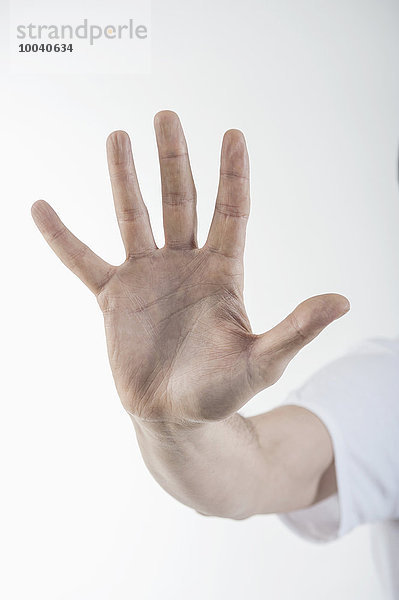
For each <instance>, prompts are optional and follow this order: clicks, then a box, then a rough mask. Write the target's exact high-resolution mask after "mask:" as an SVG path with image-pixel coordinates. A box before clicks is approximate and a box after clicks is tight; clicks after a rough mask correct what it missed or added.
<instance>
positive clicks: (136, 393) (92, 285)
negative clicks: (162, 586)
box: [32, 111, 349, 518]
mask: <svg viewBox="0 0 399 600" xmlns="http://www.w3.org/2000/svg"><path fill="white" fill-rule="evenodd" d="M155 132H156V138H157V144H158V152H159V162H160V169H161V180H162V207H163V220H164V230H165V246H164V247H163V248H161V249H158V248H157V246H156V244H155V241H154V237H153V234H152V231H151V226H150V222H149V217H148V212H147V209H146V207H145V204H144V202H143V200H142V197H141V193H140V189H139V185H138V181H137V176H136V172H135V167H134V162H133V156H132V151H131V146H130V140H129V137H128V135H127V134H126V133H125V132H123V131H116V132H114V133H113V134H111V135H110V136H109V138H108V140H107V156H108V164H109V172H110V177H111V184H112V191H113V197H114V203H115V210H116V216H117V219H118V223H119V228H120V232H121V236H122V239H123V243H124V246H125V250H126V260H125V261H124V262H123V263H122V264H121V265H120V266H117V267H116V266H113V265H110V264H108V263H106V262H105V261H103V260H102V259H101V258H99V257H98V256H97V255H95V254H94V253H93V252H92V251H91V250H90V249H89V248H88V247H87V246H85V245H84V244H82V242H80V241H79V240H78V239H77V238H76V237H75V236H73V234H72V233H71V232H70V231H69V230H68V229H67V228H66V227H65V226H64V225H63V223H62V222H61V221H60V219H59V218H58V216H57V215H56V213H55V212H54V211H53V209H52V208H51V207H50V206H49V205H48V204H47V203H46V202H44V201H43V200H39V201H38V202H36V203H35V204H34V205H33V207H32V215H33V218H34V220H35V222H36V224H37V226H38V228H39V229H40V231H41V232H42V234H43V236H44V238H45V239H46V241H47V242H48V243H49V245H50V246H51V247H52V249H53V250H54V251H55V252H56V254H57V255H58V256H59V258H60V259H61V260H62V262H64V264H65V265H66V266H67V267H68V268H70V269H71V270H72V271H73V272H74V273H75V274H76V275H77V276H78V277H80V279H81V280H82V281H83V282H84V283H85V284H86V285H87V286H88V287H89V289H90V290H91V291H92V292H93V293H94V294H95V295H96V297H97V300H98V303H99V306H100V308H101V310H102V312H103V315H104V323H105V331H106V338H107V347H108V355H109V360H110V364H111V368H112V373H113V376H114V380H115V384H116V388H117V390H118V394H119V396H120V398H121V401H122V404H123V406H124V407H125V409H126V411H127V412H128V413H129V414H130V416H131V417H132V420H133V423H134V425H135V428H136V433H137V437H138V441H139V444H140V447H141V450H142V453H143V457H144V460H145V461H146V463H147V465H148V466H149V468H150V470H151V472H152V473H153V474H154V476H155V477H156V478H157V480H158V481H159V482H160V483H161V485H163V487H164V488H165V489H167V490H168V491H169V492H170V493H171V494H173V495H174V496H175V497H177V498H178V499H179V500H181V501H183V502H185V503H186V504H189V505H190V506H193V507H194V508H196V509H197V510H198V511H200V512H203V513H205V514H219V515H221V516H231V517H234V518H243V517H244V516H248V515H249V514H254V513H256V512H270V511H274V510H281V509H282V510H284V509H287V510H289V509H291V508H292V505H294V507H299V506H298V505H301V506H303V505H307V504H309V503H311V502H313V501H315V500H318V499H320V498H321V497H325V496H326V495H328V494H329V493H332V492H333V491H334V489H335V487H334V486H335V483H334V476H333V469H332V461H333V456H332V449H331V442H330V440H329V436H328V434H327V432H326V430H325V429H324V427H323V425H322V424H321V422H320V421H319V420H318V419H317V418H316V417H315V416H313V415H311V414H310V413H309V412H308V411H305V410H304V409H300V408H297V407H283V408H280V409H277V411H272V412H271V413H266V414H265V415H260V416H259V417H255V418H253V419H243V418H242V417H241V416H240V415H238V414H237V411H238V410H239V409H240V408H241V407H242V406H243V405H244V404H246V402H248V400H250V398H252V397H253V396H254V395H255V394H256V393H257V392H259V391H260V390H262V389H264V388H266V387H268V386H270V385H272V384H273V383H275V382H276V381H277V379H278V378H279V377H280V376H281V374H282V373H283V371H284V369H285V367H286V366H287V364H288V363H289V361H290V360H291V359H292V358H293V357H294V356H295V354H296V353H297V352H298V351H299V350H300V349H301V348H302V347H303V346H304V345H306V344H307V343H308V342H310V341H311V340H312V339H313V338H314V337H316V336H317V335H318V334H319V333H320V331H321V330H322V329H324V327H326V326H327V325H328V324H329V323H331V322H332V321H333V320H334V319H337V318H338V317H340V316H342V315H343V314H344V313H345V312H347V310H348V309H349V303H348V301H347V299H346V298H344V297H342V296H340V295H338V294H324V295H320V296H316V297H313V298H310V299H308V300H306V301H305V302H303V303H301V304H300V305H299V306H298V307H297V308H296V309H295V310H294V311H293V312H292V313H291V314H290V315H288V316H287V318H286V319H285V320H284V321H282V322H281V323H280V324H278V325H276V326H275V327H274V328H273V329H271V330H270V331H268V332H266V333H264V334H261V335H256V334H254V333H253V332H252V330H251V326H250V323H249V319H248V316H247V314H246V312H245V307H244V302H243V251H244V243H245V230H246V224H247V220H248V216H249V208H250V197H249V160H248V154H247V149H246V144H245V139H244V136H243V134H242V133H241V132H240V131H237V130H230V131H228V132H226V134H225V136H224V139H223V144H222V153H221V164H220V182H219V188H218V193H217V199H216V205H215V212H214V216H213V220H212V223H211V227H210V230H209V235H208V239H207V241H206V244H205V245H204V247H202V248H198V246H197V237H196V222H197V218H196V190H195V186H194V182H193V177H192V173H191V167H190V163H189V158H188V152H187V145H186V141H185V138H184V134H183V130H182V127H181V124H180V121H179V119H178V117H177V115H176V114H175V113H173V112H170V111H163V112H161V113H158V114H157V115H156V117H155ZM287 440H289V442H287ZM287 444H288V445H287ZM316 448H317V453H318V456H317V457H314V456H313V457H312V455H313V454H314V453H315V450H316ZM293 451H294V452H293ZM293 453H294V454H295V456H296V457H297V458H295V460H293V459H292V458H290V457H291V456H292V454H293ZM207 461H208V462H207ZM207 464H208V466H210V465H212V469H207V468H206V467H207ZM210 471H212V472H211V473H210ZM289 480H290V481H289ZM271 481H273V482H274V483H273V490H274V491H273V492H271V491H270V488H271V486H270V482H271ZM326 481H327V483H325V482H326ZM295 489H296V490H297V494H296V496H295ZM304 490H305V491H304ZM288 496H290V498H289V500H288ZM287 507H288V508H287Z"/></svg>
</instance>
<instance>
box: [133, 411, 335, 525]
mask: <svg viewBox="0 0 399 600" xmlns="http://www.w3.org/2000/svg"><path fill="white" fill-rule="evenodd" d="M133 422H134V425H135V429H136V433H137V438H138V442H139V445H140V449H141V452H142V455H143V458H144V460H145V463H146V464H147V466H148V468H149V470H150V471H151V473H152V474H153V476H154V477H155V479H156V480H157V481H158V483H159V484H160V485H161V486H162V487H163V488H164V489H165V490H166V491H168V492H169V493H170V494H171V495H172V496H174V497H175V498H177V499H178V500H180V501H181V502H183V503H184V504H187V505H188V506H191V507H192V508H194V509H196V510H197V511H198V512H201V513H204V514H208V515H216V516H222V517H230V518H236V519H240V518H245V517H248V516H251V515H254V514H259V513H271V512H284V511H289V510H294V509H297V508H302V507H304V506H307V505H310V504H312V502H314V501H315V500H316V499H317V495H318V488H319V485H320V480H321V477H322V475H323V473H324V472H325V471H326V469H328V467H329V465H330V464H331V462H332V449H331V445H330V442H329V438H328V434H327V433H326V432H325V430H324V428H323V426H322V425H321V423H320V421H318V419H317V418H316V417H314V416H313V415H311V413H309V412H308V411H306V410H304V409H301V408H298V407H293V406H289V407H281V408H279V409H276V410H274V411H271V412H269V413H265V414H264V415H259V416H258V417H254V418H249V419H245V418H243V417H241V416H240V415H239V414H234V415H233V416H232V417H230V418H229V419H226V420H224V421H220V422H214V423H205V424H196V425H190V426H187V425H174V424H165V423H164V424H154V423H148V422H143V421H140V420H138V419H135V418H133ZM316 449H317V452H316Z"/></svg>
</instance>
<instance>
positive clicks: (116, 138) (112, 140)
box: [106, 129, 130, 160]
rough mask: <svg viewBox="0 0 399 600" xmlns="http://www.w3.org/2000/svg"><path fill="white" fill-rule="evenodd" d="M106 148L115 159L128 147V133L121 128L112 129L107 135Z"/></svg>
mask: <svg viewBox="0 0 399 600" xmlns="http://www.w3.org/2000/svg"><path fill="white" fill-rule="evenodd" d="M106 148H107V153H108V155H109V156H111V157H112V158H113V159H115V160H117V159H118V157H120V156H121V155H124V154H125V153H126V151H128V150H129V149H130V137H129V134H128V133H127V132H126V131H124V130H123V129H117V130H116V131H113V132H112V133H110V134H109V136H108V137H107V141H106Z"/></svg>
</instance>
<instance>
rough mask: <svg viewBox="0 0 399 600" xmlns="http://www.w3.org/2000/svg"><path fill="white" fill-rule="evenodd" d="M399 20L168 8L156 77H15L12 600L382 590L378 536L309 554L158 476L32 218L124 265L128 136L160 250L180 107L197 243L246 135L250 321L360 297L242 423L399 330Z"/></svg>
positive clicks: (8, 257) (4, 586)
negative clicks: (160, 118)
mask: <svg viewBox="0 0 399 600" xmlns="http://www.w3.org/2000/svg"><path fill="white" fill-rule="evenodd" d="M116 4H117V2H116ZM82 5H84V2H82ZM1 6H2V9H3V13H4V15H5V12H4V11H5V8H6V5H5V3H4V0H2V3H1ZM5 22H6V21H5V20H4V19H3V20H2V23H3V26H4V23H5ZM398 27H399V4H398V2H396V1H394V0H334V1H332V0H331V1H326V0H308V1H304V0H247V2H245V3H243V2H237V1H234V2H233V1H232V0H229V1H227V0H223V1H219V2H214V1H211V0H204V1H203V2H197V1H195V2H194V1H193V2H180V1H179V0H163V1H162V0H158V1H154V2H153V5H152V73H151V74H150V75H143V76H132V75H126V76H124V75H118V76H116V75H115V76H113V75H103V76H101V75H92V76H89V75H87V76H74V75H61V74H60V75H56V76H38V75H31V76H29V75H27V76H10V75H8V76H6V75H3V76H2V93H1V104H2V106H1V112H0V119H1V122H0V131H1V144H0V152H1V164H2V175H1V192H2V194H1V202H2V210H1V221H0V227H1V245H2V258H3V261H2V295H1V300H2V304H3V307H2V312H1V317H2V323H1V332H2V344H1V347H2V352H3V361H2V365H3V374H2V400H1V402H2V404H1V406H2V410H1V419H0V445H1V447H0V452H1V463H2V464H1V489H2V491H1V497H0V502H1V512H0V519H1V523H0V528H1V542H0V543H1V552H2V556H1V557H0V560H1V565H2V575H1V579H0V595H1V597H2V598H6V599H7V600H16V599H17V600H22V599H23V600H25V599H26V598H32V599H34V600H36V599H38V600H39V599H40V600H67V599H68V600H111V599H112V600H128V599H129V600H130V599H133V598H137V599H140V600H159V598H163V599H173V600H186V599H187V598H190V599H191V600H200V599H203V598H207V599H208V600H219V599H220V598H230V599H233V600H239V599H240V600H241V599H242V598H250V599H251V600H261V599H264V598H273V599H275V598H278V599H282V600H292V599H293V598H295V599H296V600H300V599H306V600H312V599H315V600H316V599H320V598H323V599H324V600H330V599H331V600H333V599H334V600H336V599H337V598H340V599H342V600H345V599H348V600H349V599H350V600H353V599H355V598H361V599H362V600H369V599H375V598H380V597H381V595H380V592H379V589H378V582H377V576H376V574H375V572H374V567H373V563H372V555H371V549H370V547H369V543H368V530H367V528H362V529H360V530H357V531H355V532H354V533H352V534H350V535H348V536H347V537H346V538H345V539H343V540H341V541H339V542H336V543H334V544H330V545H326V546H316V545H311V544H309V543H307V542H304V541H302V540H300V539H297V538H296V537H295V536H294V535H293V534H292V533H291V532H289V531H287V530H286V529H285V528H284V526H283V525H282V524H281V523H280V522H279V521H278V520H277V518H276V517H274V516H259V517H255V518H251V519H249V520H246V521H243V522H232V521H229V520H222V519H213V518H204V517H201V516H199V515H197V514H196V513H195V512H193V511H192V510H190V509H188V508H186V507H184V506H181V505H179V504H178V503H177V502H176V501H175V500H173V499H172V498H170V497H169V496H168V495H167V494H166V493H165V492H163V491H162V489H161V488H160V487H159V486H158V485H157V484H156V483H155V482H154V481H153V480H152V478H151V476H150V475H149V473H148V472H147V471H146V469H145V467H144V465H143V463H142V460H141V456H140V453H139V450H138V448H137V444H136V441H135V438H134V432H133V428H132V426H131V423H130V420H129V418H128V417H127V416H125V414H124V412H123V410H122V408H121V407H120V405H119V400H118V397H117V395H116V392H115V390H114V385H113V381H112V377H111V373H110V370H109V368H108V364H107V358H106V351H105V343H104V334H103V330H102V317H101V315H100V312H99V310H98V308H97V305H96V302H95V299H94V297H92V295H91V294H90V292H88V290H87V289H85V287H84V286H83V285H82V284H81V282H80V281H79V280H78V279H77V278H75V277H74V276H73V275H72V274H71V273H70V272H69V271H67V270H66V269H65V268H64V267H63V265H62V264H61V263H59V261H58V259H57V258H56V257H55V256H54V255H53V254H52V253H51V251H50V250H49V248H48V247H47V246H46V244H45V242H44V241H43V240H42V239H41V237H40V235H39V233H38V232H37V230H36V229H35V227H34V225H33V222H32V221H31V217H30V213H29V208H30V204H31V203H32V202H33V201H34V200H36V199H38V198H45V199H46V200H48V201H49V202H50V203H52V204H53V206H54V207H55V209H56V210H58V212H59V213H60V215H61V217H62V218H63V219H64V221H65V222H66V224H67V225H69V226H70V227H71V229H72V230H73V231H74V232H75V233H76V234H77V235H78V236H79V237H81V238H82V239H83V240H84V241H85V242H87V243H89V244H90V245H91V246H92V247H93V248H94V249H95V251H96V252H98V253H99V254H100V255H102V256H104V258H106V259H107V260H109V261H111V262H114V263H118V262H121V261H122V260H123V250H122V244H121V242H120V239H119V235H118V230H117V225H116V223H115V220H114V216H113V206H112V200H111V194H110V186H109V183H108V178H107V172H106V161H105V150H104V142H105V138H106V136H107V134H108V133H109V132H110V131H111V130H113V129H117V128H122V129H126V130H128V131H129V132H130V133H131V135H132V139H133V145H134V151H135V156H136V163H137V170H138V173H139V178H140V182H141V186H142V190H143V193H144V196H145V199H146V202H147V204H148V206H149V210H150V214H151V217H152V222H153V226H154V229H155V232H156V236H157V239H158V242H159V243H160V244H162V228H161V208H160V184H159V175H158V165H157V160H156V148H155V141H154V135H153V131H152V118H153V115H154V113H155V112H156V111H158V110H160V109H163V108H170V109H174V110H176V111H177V112H178V113H179V114H180V115H181V118H182V121H183V124H184V126H185V129H186V133H187V137H188V141H189V146H190V150H191V156H192V165H193V170H194V174H195V176H196V182H197V186H198V193H199V202H198V208H199V223H200V240H202V241H204V238H205V234H206V230H207V227H208V224H209V222H210V218H211V214H212V210H213V202H214V198H215V192H216V186H217V176H218V159H219V151H220V141H221V137H222V134H223V132H224V130H225V129H227V128H230V127H238V128H241V129H242V130H243V131H244V132H245V134H246V136H247V141H248V146H249V150H250V156H251V164H252V217H251V220H250V224H249V231H248V243H247V250H246V302H247V308H248V313H249V315H250V317H251V319H252V325H253V329H254V331H256V332H261V331H263V330H265V329H267V328H269V327H271V326H272V325H273V324H275V323H276V322H277V321H278V320H280V319H281V318H283V317H284V316H285V315H286V314H287V313H288V312H289V311H290V310H291V309H292V308H293V306H295V305H296V304H297V303H298V302H299V301H301V300H302V299H304V298H306V297H308V296H311V295H313V294H316V293H323V292H327V291H334V292H340V293H343V294H345V295H347V296H348V297H349V299H350V300H351V303H352V310H351V312H350V313H349V314H348V315H347V316H345V317H344V318H343V319H342V320H341V321H340V322H338V323H335V324H333V325H332V326H331V327H330V328H329V330H328V331H327V332H324V333H323V334H322V335H321V336H320V338H319V339H317V340H316V341H315V342H313V343H312V344H311V345H310V346H309V347H307V348H306V349H305V350H304V351H303V352H302V353H301V355H300V356H299V357H297V358H296V359H295V361H294V362H293V363H292V364H291V366H290V367H289V368H288V370H287V372H286V374H285V375H284V377H283V378H282V380H281V381H280V382H279V383H278V384H276V385H275V386H274V387H273V388H271V389H269V390H266V391H265V392H263V393H262V394H260V395H259V396H257V397H256V398H255V399H254V400H253V401H252V402H251V403H250V404H249V405H248V407H247V408H246V413H247V414H250V413H251V414H252V413H256V412H260V411H264V410H267V409H270V408H271V407H273V406H275V405H276V404H278V403H279V402H281V401H282V400H283V399H284V398H285V396H286V394H287V393H288V391H289V390H291V389H293V388H295V387H297V386H298V385H300V384H301V383H302V382H303V381H304V380H305V379H306V378H307V377H308V376H309V375H310V374H311V373H313V372H314V371H315V370H316V369H317V368H318V367H319V366H321V365H323V364H325V363H326V362H328V361H329V360H331V359H332V358H334V357H336V356H338V355H340V354H342V353H344V352H345V351H346V350H347V349H348V348H349V347H350V346H351V345H353V344H354V343H356V342H358V341H360V340H362V339H364V338H367V337H371V336H380V335H381V336H390V335H394V334H396V335H397V334H398V329H399V326H398V308H397V307H398V303H399V283H398V260H399V259H398V257H399V241H398V235H397V229H398V224H399V197H398V189H397V157H398V138H399V110H398V107H399V79H398V62H399V61H398V57H399V36H398ZM3 49H4V48H3ZM2 56H3V59H4V56H5V54H4V53H3V54H2Z"/></svg>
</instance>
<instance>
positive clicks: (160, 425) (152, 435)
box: [129, 413, 242, 445]
mask: <svg viewBox="0 0 399 600" xmlns="http://www.w3.org/2000/svg"><path fill="white" fill-rule="evenodd" d="M129 416H130V418H131V420H132V422H133V425H134V427H135V429H136V432H137V434H139V435H141V436H144V437H145V438H149V439H151V440H153V441H157V442H160V443H162V444H165V445H176V444H179V443H184V442H186V441H187V440H189V441H190V440H191V441H194V440H198V439H201V438H206V437H207V436H213V435H214V434H216V433H217V432H218V431H219V430H221V429H224V428H226V426H227V427H229V426H230V424H232V423H233V422H234V421H236V420H237V419H242V417H240V415H238V414H237V413H234V414H233V415H231V416H230V417H228V418H227V419H224V420H223V421H190V420H187V419H179V420H177V419H176V420H169V419H162V420H157V421H152V420H147V419H143V418H141V417H138V416H136V415H131V414H130V413H129Z"/></svg>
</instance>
